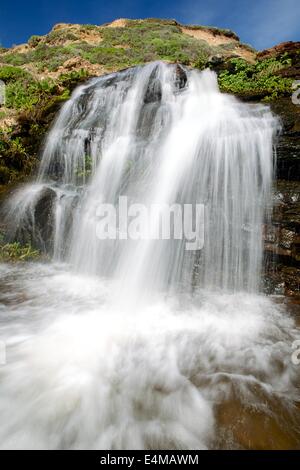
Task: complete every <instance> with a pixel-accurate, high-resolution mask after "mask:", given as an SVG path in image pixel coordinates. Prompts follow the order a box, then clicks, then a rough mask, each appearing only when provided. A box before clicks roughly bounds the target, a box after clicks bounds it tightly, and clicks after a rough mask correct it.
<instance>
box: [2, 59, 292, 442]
mask: <svg viewBox="0 0 300 470" xmlns="http://www.w3.org/2000/svg"><path fill="white" fill-rule="evenodd" d="M278 128H279V126H278V122H277V119H276V118H275V117H274V116H273V115H272V113H271V112H270V110H269V108H268V107H267V106H262V105H249V104H244V103H240V102H239V101H238V100H236V99H235V98H233V97H230V96H227V95H224V94H221V93H220V92H219V90H218V86H217V81H216V76H215V74H213V73H212V72H210V71H204V72H202V73H200V72H196V71H190V70H185V69H184V68H182V67H180V66H174V65H166V64H163V63H154V64H149V65H147V66H145V67H137V68H134V69H130V70H127V71H123V72H120V73H117V74H112V75H109V76H105V77H100V78H97V79H94V80H92V81H90V82H88V83H87V84H85V85H83V86H81V87H79V88H77V89H76V90H75V92H74V94H73V95H72V98H71V100H69V101H68V102H67V103H66V104H65V105H64V107H63V108H62V110H61V112H60V113H59V115H58V117H57V120H56V122H55V123H54V126H53V128H52V130H51V131H50V133H49V135H48V138H47V140H46V143H45V148H44V150H43V155H42V159H41V165H40V169H39V173H38V176H37V179H36V181H35V182H33V183H30V184H28V185H25V186H23V187H21V188H20V189H19V190H18V191H17V192H16V193H14V194H13V195H12V197H11V198H10V199H9V201H8V203H7V205H6V208H5V212H6V223H7V224H8V227H9V235H10V237H11V238H12V239H19V240H22V241H24V242H27V241H30V242H31V243H32V244H33V245H34V246H38V247H39V248H40V249H41V250H43V251H45V252H46V253H47V254H48V256H50V257H51V258H52V261H51V262H47V263H46V262H45V263H27V264H22V263H17V264H14V265H8V264H2V265H0V274H1V288H0V301H1V307H0V340H1V341H2V344H5V345H6V364H3V365H1V366H0V387H1V394H0V446H1V447H2V448H3V449H106V450H107V449H210V448H226V449H228V448H243V449H244V448H274V449H275V448H299V446H300V417H299V402H300V395H299V371H300V369H299V367H300V366H299V365H296V364H295V363H294V362H293V361H292V354H293V343H294V341H295V340H297V339H299V328H298V327H297V325H296V321H295V318H293V317H292V316H291V315H289V314H288V313H287V311H286V309H285V308H284V305H283V304H282V305H281V304H278V303H276V302H275V300H274V299H272V298H270V297H267V296H265V295H263V294H262V293H261V292H260V287H261V269H262V261H263V246H262V226H263V223H264V221H265V220H266V219H267V218H268V216H269V212H270V207H271V199H272V194H271V186H272V177H273V168H274V165H273V143H274V139H275V136H276V132H277V131H278ZM124 194H125V195H127V196H128V197H129V199H130V201H131V202H133V203H134V202H141V203H143V204H145V205H147V204H150V203H151V202H159V203H164V204H173V203H180V204H185V203H195V202H199V203H202V204H204V205H205V207H206V218H205V243H204V247H203V250H201V252H200V251H199V250H195V251H194V252H188V251H186V250H185V240H158V241H153V240H150V241H139V240H138V241H133V240H128V241H120V240H104V241H102V240H101V241H99V240H98V239H97V237H96V225H97V217H96V214H95V211H96V208H97V205H98V204H99V203H103V202H104V203H116V201H117V198H118V197H119V196H120V195H124Z"/></svg>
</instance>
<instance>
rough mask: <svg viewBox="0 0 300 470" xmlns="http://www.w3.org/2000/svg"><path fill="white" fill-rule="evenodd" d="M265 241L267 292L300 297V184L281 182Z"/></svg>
mask: <svg viewBox="0 0 300 470" xmlns="http://www.w3.org/2000/svg"><path fill="white" fill-rule="evenodd" d="M264 242H265V275H264V287H263V289H264V291H265V292H267V293H269V294H276V295H279V294H280V295H281V294H285V295H289V296H294V297H298V296H300V291H299V285H300V182H298V181H283V180H281V181H278V182H277V185H276V188H275V193H274V210H273V216H272V219H271V222H270V223H269V224H267V225H266V226H265V228H264Z"/></svg>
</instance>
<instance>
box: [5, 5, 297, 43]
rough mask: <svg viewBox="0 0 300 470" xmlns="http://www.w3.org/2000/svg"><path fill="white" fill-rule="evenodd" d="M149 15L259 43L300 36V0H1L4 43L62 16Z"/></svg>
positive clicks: (100, 19)
mask: <svg viewBox="0 0 300 470" xmlns="http://www.w3.org/2000/svg"><path fill="white" fill-rule="evenodd" d="M147 17H157V18H175V19H177V20H178V21H180V22H182V23H191V24H202V25H212V26H219V27H222V28H230V29H232V30H234V31H235V32H236V33H237V34H238V35H239V36H240V38H241V40H242V41H243V42H246V43H249V44H251V45H253V46H254V47H256V48H257V49H263V48H267V47H271V46H272V45H275V44H277V43H279V42H282V41H288V40H294V41H296V40H300V0H247V1H246V0H239V1H234V0H202V1H201V0H165V1H164V0H144V1H140V0H139V1H138V0H105V1H103V0H84V1H80V2H79V1H76V0H75V1H71V0H52V1H49V0H47V1H45V0H27V1H24V0H22V1H20V0H14V1H8V0H1V6H0V43H1V44H2V45H3V46H6V47H9V46H11V45H12V44H20V43H23V42H26V41H27V40H28V38H29V37H30V36H31V35H33V34H46V33H47V32H48V31H49V30H50V29H51V28H52V26H53V25H54V24H56V23H61V22H63V23H91V24H102V23H105V22H108V21H112V20H113V19H116V18H147Z"/></svg>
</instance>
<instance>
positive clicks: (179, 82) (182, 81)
mask: <svg viewBox="0 0 300 470" xmlns="http://www.w3.org/2000/svg"><path fill="white" fill-rule="evenodd" d="M186 83H187V76H186V73H185V71H184V70H183V68H182V67H181V66H180V65H179V64H177V65H176V70H175V86H176V88H178V89H181V88H184V87H185V86H186Z"/></svg>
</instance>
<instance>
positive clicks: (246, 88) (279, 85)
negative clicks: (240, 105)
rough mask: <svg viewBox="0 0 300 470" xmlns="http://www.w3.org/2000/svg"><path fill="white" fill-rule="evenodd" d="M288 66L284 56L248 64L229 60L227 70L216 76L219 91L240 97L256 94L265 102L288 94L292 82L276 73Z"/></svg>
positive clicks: (288, 61)
mask: <svg viewBox="0 0 300 470" xmlns="http://www.w3.org/2000/svg"><path fill="white" fill-rule="evenodd" d="M289 64H290V59H289V58H288V57H286V56H284V57H282V58H268V59H265V60H262V61H257V62H256V63H255V64H249V63H248V62H246V61H245V60H243V59H237V58H234V59H231V60H230V61H229V62H228V64H227V70H224V71H222V72H221V73H220V74H219V76H218V81H219V85H220V89H221V91H225V92H226V93H236V94H240V95H244V94H245V95H247V94H257V95H259V96H261V97H264V98H265V99H266V100H270V99H274V98H277V97H278V96H282V95H287V94H290V93H291V91H292V83H293V80H292V79H290V78H284V77H281V76H280V75H279V74H278V75H277V74H276V72H278V71H279V70H281V69H283V68H284V67H286V66H287V65H289Z"/></svg>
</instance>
